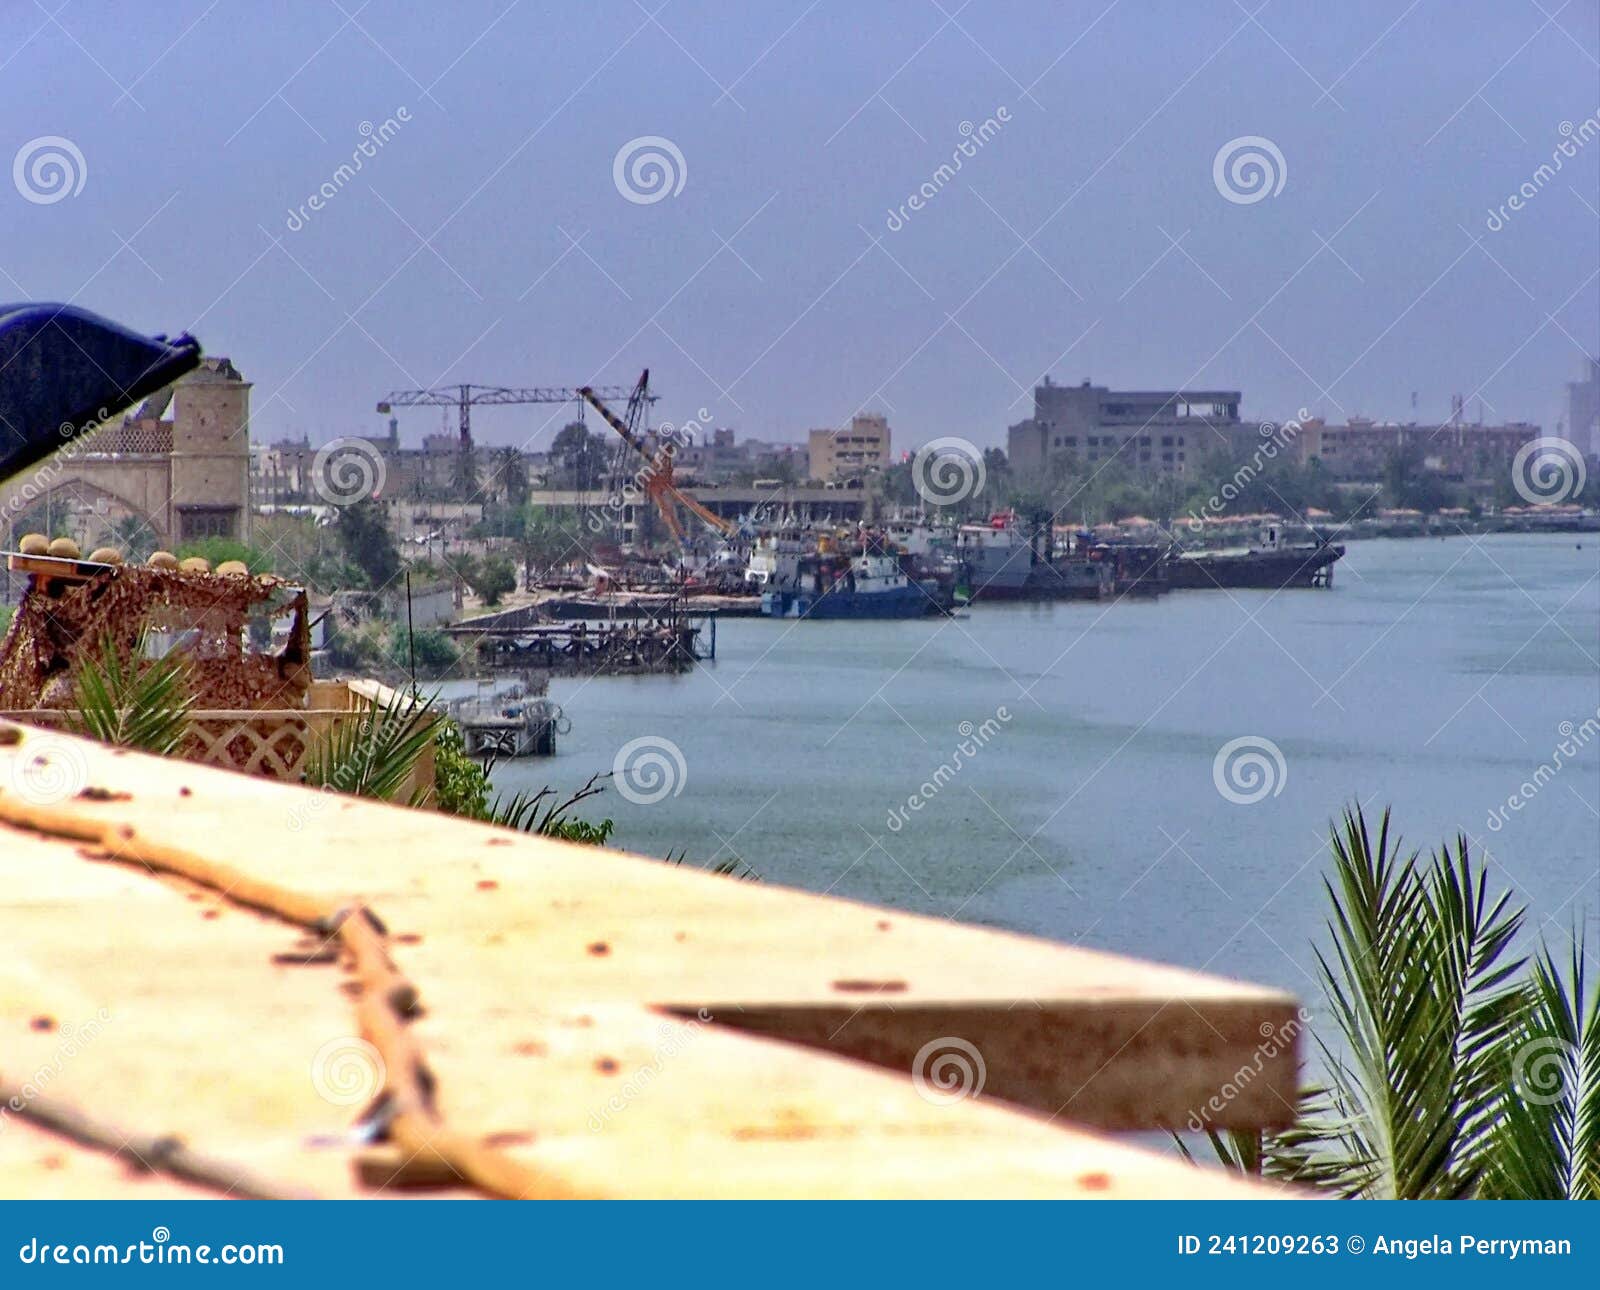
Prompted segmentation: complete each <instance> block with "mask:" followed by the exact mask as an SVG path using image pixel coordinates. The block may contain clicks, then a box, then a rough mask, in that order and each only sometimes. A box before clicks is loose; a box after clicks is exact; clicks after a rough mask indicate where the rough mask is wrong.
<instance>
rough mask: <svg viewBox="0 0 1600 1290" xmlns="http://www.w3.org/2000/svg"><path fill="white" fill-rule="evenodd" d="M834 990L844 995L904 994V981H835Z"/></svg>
mask: <svg viewBox="0 0 1600 1290" xmlns="http://www.w3.org/2000/svg"><path fill="white" fill-rule="evenodd" d="M833 988H834V989H835V990H838V991H840V992H841V993H843V994H904V993H905V991H906V983H905V982H904V981H864V980H845V981H835V982H834V983H833Z"/></svg>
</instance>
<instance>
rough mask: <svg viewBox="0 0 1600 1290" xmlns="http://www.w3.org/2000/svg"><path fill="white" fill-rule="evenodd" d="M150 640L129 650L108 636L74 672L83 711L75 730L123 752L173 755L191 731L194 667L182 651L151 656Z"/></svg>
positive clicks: (73, 726)
mask: <svg viewBox="0 0 1600 1290" xmlns="http://www.w3.org/2000/svg"><path fill="white" fill-rule="evenodd" d="M146 639H147V638H146V637H144V636H142V635H141V636H140V637H139V638H138V640H137V641H136V642H135V643H134V645H133V646H132V648H131V650H129V651H127V652H124V650H123V649H122V648H121V647H119V646H118V644H117V642H116V641H115V640H112V639H111V638H109V637H108V638H107V639H106V640H105V641H103V642H102V643H101V646H100V649H99V651H98V652H97V653H86V654H85V655H84V656H83V657H82V658H81V659H79V661H78V663H77V665H76V666H75V667H74V668H73V675H72V681H73V690H74V699H75V702H76V703H77V710H76V712H75V713H74V715H73V716H72V717H71V718H70V719H69V721H68V725H69V727H70V728H71V729H72V730H73V731H75V732H76V733H78V734H83V735H87V736H88V737H89V738H90V739H98V740H99V741H100V742H101V743H104V744H112V745H114V746H116V747H118V748H137V749H140V750H141V751H143V752H152V753H158V754H160V755H161V756H167V755H170V754H171V753H174V752H176V751H177V750H178V748H179V747H180V746H181V745H182V744H183V741H184V739H185V738H186V737H187V736H188V733H189V710H190V709H191V708H192V707H193V706H194V696H193V694H192V693H190V691H189V668H188V664H187V662H186V661H185V659H184V656H183V655H182V654H181V653H176V652H174V653H170V654H167V655H166V656H165V657H163V658H158V659H151V658H147V657H146Z"/></svg>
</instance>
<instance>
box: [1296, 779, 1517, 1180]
mask: <svg viewBox="0 0 1600 1290" xmlns="http://www.w3.org/2000/svg"><path fill="white" fill-rule="evenodd" d="M1333 856H1334V870H1335V879H1336V881H1337V886H1335V884H1334V882H1329V883H1327V884H1326V885H1327V890H1328V896H1329V899H1330V901H1331V903H1332V906H1333V917H1332V919H1331V920H1330V922H1329V931H1330V932H1331V934H1332V946H1331V950H1330V952H1329V954H1324V953H1323V952H1322V951H1321V950H1320V949H1319V950H1318V951H1317V961H1318V964H1319V967H1320V969H1321V974H1322V978H1323V985H1324V988H1325V990H1326V993H1327V996H1328V1001H1329V1004H1330V1006H1331V1008H1332V1011H1333V1015H1334V1019H1335V1021H1336V1023H1337V1024H1338V1028H1339V1031H1340V1033H1341V1036H1342V1038H1343V1040H1344V1044H1345V1047H1346V1048H1347V1049H1348V1052H1349V1064H1348V1066H1346V1064H1345V1063H1344V1062H1343V1061H1342V1060H1340V1059H1338V1058H1336V1057H1335V1055H1334V1053H1333V1051H1332V1049H1331V1048H1330V1047H1329V1046H1328V1045H1327V1044H1326V1043H1321V1042H1319V1047H1321V1048H1322V1051H1323V1055H1324V1058H1325V1060H1326V1061H1327V1063H1328V1065H1329V1069H1330V1074H1331V1075H1332V1076H1333V1083H1334V1084H1335V1085H1336V1086H1337V1087H1338V1088H1339V1090H1340V1102H1341V1104H1342V1106H1341V1112H1340V1114H1339V1115H1337V1116H1336V1117H1333V1118H1331V1119H1330V1120H1329V1121H1328V1122H1327V1123H1325V1124H1320V1125H1313V1126H1312V1131H1313V1132H1316V1133H1319V1134H1320V1135H1321V1136H1323V1137H1324V1138H1325V1139H1326V1140H1328V1141H1330V1142H1333V1143H1336V1144H1337V1146H1336V1148H1335V1149H1334V1150H1333V1151H1332V1152H1331V1153H1330V1156H1331V1160H1330V1163H1331V1164H1332V1165H1333V1166H1334V1170H1333V1172H1334V1173H1335V1174H1336V1175H1338V1176H1341V1177H1342V1178H1343V1180H1344V1188H1343V1190H1345V1192H1346V1194H1350V1195H1362V1196H1372V1197H1394V1198H1400V1199H1406V1198H1416V1199H1421V1198H1430V1199H1446V1198H1452V1197H1461V1196H1467V1195H1471V1194H1472V1193H1473V1191H1474V1190H1475V1189H1476V1188H1477V1186H1478V1183H1479V1180H1480V1176H1481V1173H1482V1168H1483V1155H1484V1148H1485V1145H1486V1143H1487V1140H1488V1137H1489V1135H1490V1134H1491V1133H1492V1132H1493V1125H1494V1121H1495V1117H1496V1114H1497V1112H1498V1106H1499V1089H1500V1085H1499V1082H1498V1078H1497V1071H1496V1062H1497V1057H1496V1054H1497V1052H1498V1051H1499V1049H1500V1046H1501V1044H1502V1042H1503V1040H1504V1039H1505V1037H1506V1035H1507V1034H1508V1033H1509V1032H1510V1030H1511V1028H1512V1027H1513V1026H1514V1025H1515V1017H1516V1015H1517V1011H1518V1000H1519V997H1520V996H1519V991H1518V990H1517V988H1516V987H1514V986H1511V985H1509V984H1508V982H1509V981H1510V979H1511V978H1512V976H1513V975H1514V974H1515V973H1516V972H1517V971H1518V970H1519V968H1520V967H1521V960H1518V961H1516V962H1509V963H1508V962H1506V961H1505V956H1506V952H1507V950H1508V949H1509V947H1510V945H1511V942H1512V940H1513V939H1514V937H1515V935H1516V933H1517V930H1518V928H1519V927H1520V925H1521V922H1522V911H1521V910H1520V909H1518V910H1510V909H1509V908H1508V898H1507V897H1506V896H1504V895H1501V896H1500V897H1498V898H1496V899H1494V900H1490V898H1489V895H1488V885H1487V875H1486V874H1485V873H1484V872H1483V870H1482V867H1481V865H1479V866H1477V867H1475V865H1474V861H1473V858H1472V856H1471V854H1470V851H1469V848H1468V844H1467V842H1466V839H1465V838H1458V839H1457V840H1456V842H1455V844H1454V850H1453V851H1452V849H1451V848H1450V847H1445V848H1441V849H1440V850H1439V851H1438V852H1437V853H1435V854H1434V855H1433V856H1432V857H1431V859H1430V860H1429V862H1428V863H1427V864H1426V865H1425V866H1423V865H1420V864H1419V861H1418V856H1417V854H1416V853H1415V852H1413V853H1412V854H1411V855H1409V856H1405V857H1402V855H1401V852H1400V845H1399V841H1398V839H1395V840H1394V841H1393V842H1392V843H1391V839H1390V834H1389V813H1388V812H1387V811H1385V812H1384V816H1383V820H1382V822H1381V825H1380V829H1379V834H1378V837H1377V839H1376V841H1375V842H1374V839H1373V838H1372V835H1371V832H1370V830H1369V829H1368V827H1367V822H1366V819H1365V818H1364V816H1363V815H1362V813H1361V812H1360V810H1359V809H1358V810H1355V811H1353V812H1347V813H1346V815H1345V817H1344V827H1343V831H1342V833H1336V834H1335V835H1334V838H1333Z"/></svg>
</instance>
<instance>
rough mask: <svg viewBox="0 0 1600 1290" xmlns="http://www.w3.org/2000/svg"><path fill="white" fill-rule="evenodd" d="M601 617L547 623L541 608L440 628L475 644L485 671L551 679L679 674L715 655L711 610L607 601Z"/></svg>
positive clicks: (678, 601) (549, 619)
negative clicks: (539, 674)
mask: <svg viewBox="0 0 1600 1290" xmlns="http://www.w3.org/2000/svg"><path fill="white" fill-rule="evenodd" d="M607 608H608V609H609V610H610V612H609V614H608V615H607V616H606V617H582V618H569V619H552V617H551V615H550V614H549V611H548V610H547V608H546V606H545V605H543V604H533V605H523V606H520V607H518V608H516V609H507V610H503V611H501V612H500V613H496V614H485V615H482V616H480V617H477V618H469V619H467V620H466V621H465V622H460V623H456V624H454V625H452V626H449V627H446V628H445V629H444V630H445V631H447V632H449V633H450V635H452V636H455V637H457V638H459V639H463V640H471V641H472V642H473V643H474V644H475V645H476V647H477V656H478V661H479V663H480V664H481V665H483V666H484V667H486V668H489V669H491V670H505V669H515V670H519V671H527V670H535V671H539V672H543V673H545V674H547V675H556V676H639V675H644V674H649V673H673V672H687V671H689V670H690V669H691V668H693V667H694V665H695V664H696V663H699V662H702V661H705V660H710V659H714V658H715V657H716V656H717V620H716V615H715V614H714V613H708V614H693V615H691V614H690V613H688V612H687V611H686V610H685V609H684V608H683V607H682V601H681V599H677V598H674V599H672V600H671V601H669V602H668V603H667V604H666V605H663V606H656V605H649V606H644V605H628V606H626V607H624V606H619V605H616V604H612V605H610V606H608V607H607Z"/></svg>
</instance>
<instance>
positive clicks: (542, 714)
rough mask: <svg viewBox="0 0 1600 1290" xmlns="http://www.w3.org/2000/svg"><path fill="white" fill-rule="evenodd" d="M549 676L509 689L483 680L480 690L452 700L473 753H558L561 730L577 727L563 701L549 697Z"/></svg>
mask: <svg viewBox="0 0 1600 1290" xmlns="http://www.w3.org/2000/svg"><path fill="white" fill-rule="evenodd" d="M549 684H550V679H549V677H548V676H541V677H539V678H538V679H537V680H533V679H530V680H529V681H527V682H526V683H525V684H523V685H517V686H513V687H512V688H511V689H509V690H497V689H496V688H495V685H494V682H493V681H492V680H491V681H480V682H479V683H478V691H477V693H476V694H474V695H472V696H470V697H468V698H464V699H456V700H454V701H453V702H451V703H450V704H449V705H447V710H448V711H449V713H450V717H451V719H452V720H453V721H454V722H455V723H456V725H457V726H459V727H460V729H461V742H462V745H463V746H464V748H465V750H466V754H467V756H469V757H478V758H488V759H490V760H495V761H498V760H500V759H501V758H504V757H553V756H554V755H555V751H556V735H557V734H563V735H564V734H566V733H567V732H568V731H570V730H571V729H572V721H571V719H570V718H569V717H568V716H567V715H566V714H565V713H564V712H563V711H562V710H561V705H560V704H558V703H556V702H554V701H553V700H552V699H550V698H549V697H548V696H547V694H546V691H547V690H548V688H549Z"/></svg>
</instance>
